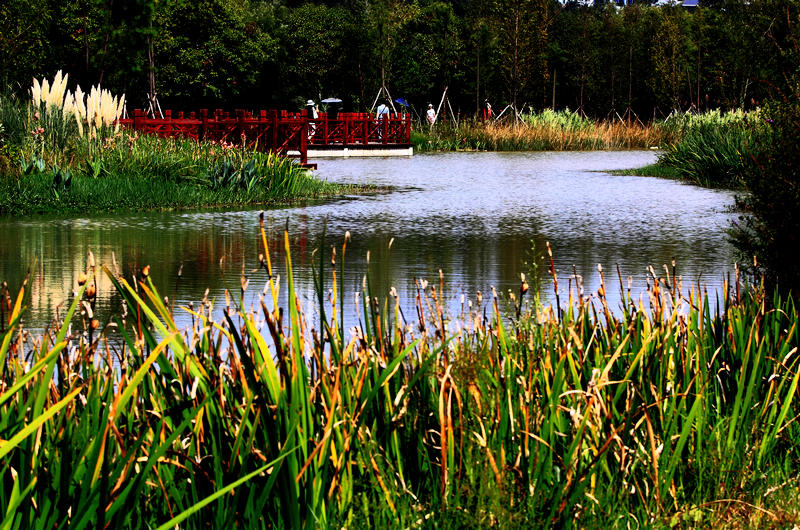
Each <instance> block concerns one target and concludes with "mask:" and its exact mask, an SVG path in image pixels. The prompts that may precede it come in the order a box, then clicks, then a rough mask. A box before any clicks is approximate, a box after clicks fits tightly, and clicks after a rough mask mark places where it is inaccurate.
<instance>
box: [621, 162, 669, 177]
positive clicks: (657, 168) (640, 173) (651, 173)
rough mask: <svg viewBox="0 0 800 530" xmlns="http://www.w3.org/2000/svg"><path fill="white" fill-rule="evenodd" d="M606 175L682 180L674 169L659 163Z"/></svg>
mask: <svg viewBox="0 0 800 530" xmlns="http://www.w3.org/2000/svg"><path fill="white" fill-rule="evenodd" d="M606 173H611V174H612V175H633V176H635V177H658V178H665V179H673V180H681V179H682V175H681V174H680V173H679V172H678V171H676V170H675V169H674V168H672V167H670V166H667V165H663V164H658V163H656V164H650V165H649V166H644V167H637V168H631V169H614V170H611V171H607V172H606Z"/></svg>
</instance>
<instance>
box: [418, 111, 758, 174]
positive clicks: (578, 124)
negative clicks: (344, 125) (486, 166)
mask: <svg viewBox="0 0 800 530" xmlns="http://www.w3.org/2000/svg"><path fill="white" fill-rule="evenodd" d="M767 134H768V128H767V126H766V121H765V120H764V118H763V116H762V113H761V111H760V110H753V111H747V112H745V111H742V110H737V111H730V112H721V111H719V110H715V111H707V112H704V113H699V114H697V113H675V114H672V115H670V116H669V117H667V118H666V119H664V120H658V121H653V122H651V123H649V124H643V123H640V122H635V121H634V122H625V121H623V120H621V119H616V120H613V121H608V120H595V119H591V118H588V117H586V116H582V115H581V114H579V113H577V112H574V111H570V110H569V109H567V110H563V111H552V110H549V109H545V110H543V111H541V112H534V111H532V110H529V111H527V112H523V113H521V114H520V117H519V119H518V121H517V122H516V123H515V122H513V121H512V120H511V119H510V118H509V119H507V120H506V121H505V122H503V123H497V122H480V121H463V122H462V123H460V124H459V125H458V126H454V124H453V123H452V122H448V123H442V124H437V125H436V126H434V127H433V128H423V129H421V130H419V131H417V132H415V133H414V134H412V142H413V144H414V148H415V149H416V150H417V151H420V152H425V151H481V150H487V151H570V150H625V149H658V150H659V155H658V161H657V162H656V163H655V164H652V165H650V166H646V167H643V168H632V169H630V170H627V169H626V170H620V171H610V172H609V173H611V174H615V175H634V176H648V177H663V178H671V179H677V180H682V181H685V182H690V183H692V184H697V185H700V186H704V187H725V188H733V189H740V188H741V187H742V186H743V178H742V171H743V170H744V167H745V164H746V160H745V159H746V158H750V157H757V156H758V154H759V151H758V150H759V146H760V143H761V142H762V140H763V139H764V138H765V137H766V135H767Z"/></svg>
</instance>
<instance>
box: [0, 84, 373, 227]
mask: <svg viewBox="0 0 800 530" xmlns="http://www.w3.org/2000/svg"><path fill="white" fill-rule="evenodd" d="M67 82H68V76H67V75H62V73H61V72H59V73H58V74H57V75H56V77H55V78H54V79H53V81H52V82H50V81H49V80H47V79H43V80H42V81H41V82H40V81H39V80H34V85H33V87H32V88H31V91H30V95H31V100H30V101H21V100H19V99H17V98H16V97H14V96H13V95H11V94H10V93H6V94H3V95H2V96H0V215H29V214H35V213H79V214H90V213H95V212H108V211H131V210H159V209H162V210H163V209H176V208H202V207H212V208H213V207H223V206H243V205H267V204H283V203H289V202H295V201H301V200H307V199H317V198H321V197H328V196H333V195H342V194H348V193H357V192H359V193H360V192H374V191H375V189H374V188H372V187H370V186H345V185H339V184H334V183H328V182H324V181H321V180H319V179H318V178H316V177H315V176H314V175H312V174H310V173H309V172H308V171H307V170H305V169H303V168H301V167H299V166H297V165H296V164H295V163H293V162H292V160H290V159H288V158H285V157H281V156H277V155H275V154H272V153H262V152H257V151H250V150H246V149H242V148H240V147H237V146H236V145H233V144H230V143H226V142H200V143H198V142H195V141H194V140H189V139H163V138H158V137H155V136H146V135H145V136H138V135H137V134H136V133H135V132H131V131H128V130H125V129H122V128H120V127H119V126H118V125H115V123H116V120H117V119H118V118H119V116H120V115H121V112H122V108H123V106H124V96H122V97H119V98H117V97H115V96H112V95H111V94H110V93H109V92H108V91H105V90H100V89H99V88H97V87H93V88H92V89H91V90H90V92H89V93H88V94H84V93H83V92H82V91H81V88H80V86H77V87H76V88H75V92H71V91H70V90H68V88H67Z"/></svg>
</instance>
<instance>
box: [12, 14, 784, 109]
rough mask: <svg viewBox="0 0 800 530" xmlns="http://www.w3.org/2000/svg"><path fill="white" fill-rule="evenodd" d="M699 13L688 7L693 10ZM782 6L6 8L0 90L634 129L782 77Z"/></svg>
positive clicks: (728, 100) (721, 102)
mask: <svg viewBox="0 0 800 530" xmlns="http://www.w3.org/2000/svg"><path fill="white" fill-rule="evenodd" d="M701 4H702V2H701ZM797 4H798V3H797V2H796V1H794V0H709V1H708V2H707V3H706V4H704V5H701V7H699V8H696V9H692V10H690V9H687V8H685V7H682V6H680V5H661V6H649V5H645V4H635V5H629V6H625V7H619V6H617V5H615V4H613V3H601V2H597V3H594V4H587V3H579V2H568V3H566V4H564V3H559V2H557V1H553V0H318V1H317V2H316V3H301V2H299V1H298V0H198V1H191V2H190V1H188V0H5V1H4V2H3V3H2V5H0V27H3V28H4V31H3V32H2V33H0V81H2V82H4V83H5V84H11V85H16V87H17V88H19V89H24V88H25V87H27V86H29V83H30V80H31V79H32V78H33V77H34V76H42V75H46V76H52V75H53V74H54V73H55V71H56V70H58V69H60V68H63V69H64V70H65V71H67V72H69V73H70V74H71V78H72V79H73V80H74V81H77V82H79V83H81V85H83V86H88V85H91V84H96V83H102V85H103V86H104V87H105V88H109V89H111V90H112V91H116V92H125V93H126V94H127V96H128V100H129V101H130V104H131V105H135V106H146V105H147V95H148V94H149V93H150V92H151V91H153V90H154V91H155V92H156V93H157V95H158V98H159V101H160V103H161V105H162V106H164V107H171V108H184V109H190V108H199V107H201V106H205V107H226V108H232V107H236V106H242V107H249V108H264V107H283V108H299V107H300V106H302V102H303V101H305V99H308V98H313V99H318V98H319V97H320V96H321V97H329V96H336V97H340V98H342V99H343V100H344V101H345V108H347V109H363V108H368V107H370V105H371V104H372V101H373V100H374V98H375V96H376V94H377V92H378V90H379V88H380V87H381V85H382V84H385V86H386V87H387V88H388V89H389V90H390V91H391V93H392V95H393V96H394V97H404V98H406V99H407V100H409V101H410V102H411V103H412V104H413V105H415V106H416V107H420V106H422V105H425V104H427V103H428V102H433V103H434V105H438V102H439V101H440V99H441V97H442V93H443V90H444V88H445V87H449V89H448V97H449V98H450V102H451V105H452V107H453V109H454V110H455V111H456V112H460V113H462V114H472V113H474V112H476V111H477V110H478V109H479V108H481V107H482V105H483V102H484V101H486V100H488V101H490V102H492V104H493V106H494V108H495V109H502V108H503V107H505V105H507V104H508V103H515V104H516V106H517V107H522V106H523V105H527V106H531V107H533V108H534V109H541V108H544V107H555V108H565V107H569V108H571V109H579V110H582V111H584V112H586V113H587V114H588V115H592V116H597V117H605V116H608V115H613V113H618V114H619V115H621V116H622V115H625V114H626V113H627V112H633V113H635V114H636V115H637V116H639V117H641V118H642V119H648V118H651V117H653V116H654V115H660V114H667V113H669V112H670V110H671V109H674V108H681V109H688V108H691V107H692V106H694V107H697V108H699V109H700V110H703V109H707V108H717V107H722V108H732V107H744V108H750V107H753V106H757V105H761V104H762V103H763V101H764V100H765V99H766V98H767V97H768V96H769V94H770V92H771V88H772V87H775V86H779V85H781V84H783V83H784V82H785V79H786V76H785V72H786V71H787V68H790V67H791V65H788V66H787V64H786V61H788V60H789V59H788V58H787V56H786V55H785V54H782V53H780V52H779V51H776V50H779V48H778V47H776V43H780V42H783V41H784V39H785V35H786V34H787V33H788V32H790V31H791V25H792V23H798V21H797V13H798V11H800V8H799V7H798V5H797Z"/></svg>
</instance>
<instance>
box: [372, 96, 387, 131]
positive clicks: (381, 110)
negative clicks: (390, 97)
mask: <svg viewBox="0 0 800 530" xmlns="http://www.w3.org/2000/svg"><path fill="white" fill-rule="evenodd" d="M386 103H387V102H386V101H381V104H380V105H378V110H377V112H376V116H375V117H376V118H377V119H378V138H383V129H384V127H385V123H386V118H388V117H389V105H387V104H386Z"/></svg>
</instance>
